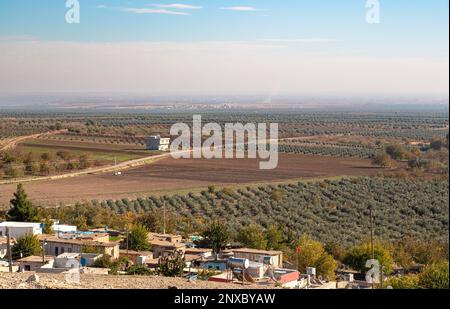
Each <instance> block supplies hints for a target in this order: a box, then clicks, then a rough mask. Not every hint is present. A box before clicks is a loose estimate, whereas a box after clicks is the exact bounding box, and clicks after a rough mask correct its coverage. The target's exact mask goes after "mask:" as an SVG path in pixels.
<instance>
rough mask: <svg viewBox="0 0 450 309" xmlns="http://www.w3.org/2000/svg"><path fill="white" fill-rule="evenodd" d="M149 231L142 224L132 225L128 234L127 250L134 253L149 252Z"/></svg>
mask: <svg viewBox="0 0 450 309" xmlns="http://www.w3.org/2000/svg"><path fill="white" fill-rule="evenodd" d="M148 234H149V230H148V229H147V228H146V227H145V226H144V225H142V224H136V225H134V226H133V227H132V228H131V230H130V231H129V232H128V238H127V242H128V248H130V249H131V250H136V251H148V250H151V244H150V242H149V240H148Z"/></svg>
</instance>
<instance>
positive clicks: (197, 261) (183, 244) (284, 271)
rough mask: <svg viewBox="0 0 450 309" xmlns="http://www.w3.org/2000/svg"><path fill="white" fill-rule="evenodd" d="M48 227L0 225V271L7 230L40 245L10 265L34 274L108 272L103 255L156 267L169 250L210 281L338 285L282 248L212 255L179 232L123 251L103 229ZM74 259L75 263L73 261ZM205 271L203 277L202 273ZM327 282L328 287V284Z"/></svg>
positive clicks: (189, 273) (193, 275)
mask: <svg viewBox="0 0 450 309" xmlns="http://www.w3.org/2000/svg"><path fill="white" fill-rule="evenodd" d="M57 223H58V222H56V223H55V224H54V225H53V226H52V228H53V231H54V234H52V235H45V234H43V233H42V228H43V226H42V225H41V224H40V223H21V222H3V223H0V271H8V269H9V263H8V252H7V238H6V237H5V236H6V229H8V231H9V236H10V237H9V242H10V247H11V246H14V243H15V239H18V238H19V237H22V236H24V235H26V234H31V235H37V237H38V238H39V240H40V241H41V244H42V248H43V250H42V256H27V257H23V258H20V259H18V260H16V261H14V263H13V267H14V268H13V271H20V272H27V271H32V272H37V273H68V272H70V271H71V270H73V268H74V267H75V268H77V271H78V270H80V271H82V272H83V273H89V274H99V275H107V274H108V271H109V270H108V269H101V268H95V267H93V266H94V264H95V261H96V260H97V259H99V258H101V257H102V256H104V255H108V256H110V257H111V258H112V259H119V258H122V257H127V258H128V260H129V261H130V263H132V264H135V265H145V266H147V267H148V268H150V269H153V268H155V267H156V266H157V265H158V263H159V260H160V258H161V257H167V256H168V255H171V254H173V253H174V252H179V253H180V254H182V255H183V257H184V260H185V263H186V268H185V273H186V278H188V279H189V280H198V279H199V278H201V279H203V280H209V281H212V282H226V283H239V284H244V285H251V284H256V285H268V286H277V287H284V288H339V286H338V284H337V283H331V285H330V283H325V282H321V281H320V280H318V279H317V278H316V276H315V269H314V268H310V269H308V271H307V274H300V273H299V272H298V271H297V270H295V266H293V265H290V264H289V263H286V262H284V261H283V253H282V252H281V251H266V250H255V249H249V248H231V249H228V250H224V251H222V252H221V253H220V254H214V253H213V251H212V250H211V249H204V248H197V247H196V246H195V245H194V242H193V241H192V240H191V239H189V240H185V239H183V237H182V236H180V235H165V234H164V235H163V234H156V233H149V235H148V237H149V242H150V243H151V248H152V249H151V251H139V252H138V251H133V250H128V249H127V248H126V245H124V243H123V242H121V241H111V237H114V239H118V240H120V235H121V234H120V233H119V232H115V231H110V230H108V229H95V230H90V231H78V230H77V228H76V227H75V226H69V225H60V224H57ZM74 261H76V263H74ZM205 273H207V276H206V277H205V276H204V274H205ZM327 284H328V285H330V286H327Z"/></svg>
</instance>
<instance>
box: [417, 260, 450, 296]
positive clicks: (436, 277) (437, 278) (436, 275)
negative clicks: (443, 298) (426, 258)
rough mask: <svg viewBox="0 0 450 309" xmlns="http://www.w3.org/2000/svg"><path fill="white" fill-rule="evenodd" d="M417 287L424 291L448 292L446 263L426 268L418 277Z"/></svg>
mask: <svg viewBox="0 0 450 309" xmlns="http://www.w3.org/2000/svg"><path fill="white" fill-rule="evenodd" d="M419 285H420V286H421V287H422V288H424V289H440V290H443V289H446V290H448V288H449V276H448V262H443V263H437V264H432V265H428V266H426V267H425V269H424V270H423V271H422V273H420V275H419Z"/></svg>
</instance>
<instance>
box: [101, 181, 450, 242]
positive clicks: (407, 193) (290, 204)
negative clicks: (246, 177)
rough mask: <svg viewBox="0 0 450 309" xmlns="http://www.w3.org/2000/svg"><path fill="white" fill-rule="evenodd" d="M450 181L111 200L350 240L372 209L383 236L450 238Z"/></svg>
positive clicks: (118, 205) (365, 227)
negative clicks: (273, 225)
mask: <svg viewBox="0 0 450 309" xmlns="http://www.w3.org/2000/svg"><path fill="white" fill-rule="evenodd" d="M448 190H449V187H448V182H444V181H417V180H416V181H414V180H401V179H396V178H378V177H371V178H368V177H359V178H343V179H339V180H324V181H312V182H298V183H296V182H293V183H286V184H281V185H262V186H247V187H245V186H244V187H237V188H229V187H228V188H225V189H224V190H209V191H206V190H205V191H202V192H200V193H189V194H185V195H180V194H177V195H164V196H150V197H147V198H139V199H136V200H129V199H121V200H111V199H110V200H106V201H102V202H94V205H99V206H101V207H104V208H107V209H109V210H113V211H114V212H117V213H122V214H123V213H126V212H134V213H145V212H149V211H152V210H155V209H160V208H161V207H163V205H165V207H166V210H167V211H171V212H173V213H175V214H177V215H180V216H183V217H188V218H201V219H203V220H205V219H224V218H226V220H227V223H228V224H229V225H230V226H232V227H233V228H234V229H235V230H239V229H240V228H242V227H243V226H246V225H248V224H250V223H256V224H259V225H262V226H264V227H268V226H269V225H270V224H276V225H279V226H283V227H285V228H287V229H290V230H294V231H295V232H296V233H298V234H299V235H300V234H302V233H306V234H309V235H312V236H313V237H314V238H315V239H318V240H320V241H322V242H324V243H325V242H337V243H340V244H342V245H344V246H349V245H353V244H355V243H358V241H361V240H363V239H365V238H367V237H368V236H369V226H370V221H369V210H368V207H369V206H371V207H373V214H374V218H375V220H374V222H375V235H376V236H377V237H378V238H380V239H385V240H399V239H401V238H403V237H412V238H414V239H417V240H429V239H434V240H442V241H446V240H448V232H449V208H448V203H449V196H448Z"/></svg>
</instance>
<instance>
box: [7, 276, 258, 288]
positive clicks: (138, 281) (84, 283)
mask: <svg viewBox="0 0 450 309" xmlns="http://www.w3.org/2000/svg"><path fill="white" fill-rule="evenodd" d="M170 288H178V289H242V288H245V289H249V288H250V289H253V288H259V287H258V286H255V285H252V286H245V287H243V286H242V285H239V284H225V283H214V282H207V281H195V282H189V281H188V280H186V279H182V278H167V277H153V276H152V277H150V276H145V277H144V276H143V277H140V276H100V275H81V278H80V283H79V284H73V283H72V284H71V283H67V281H66V279H65V276H64V275H61V274H57V275H56V274H37V277H36V276H35V275H34V274H33V273H13V274H10V273H0V289H170Z"/></svg>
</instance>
